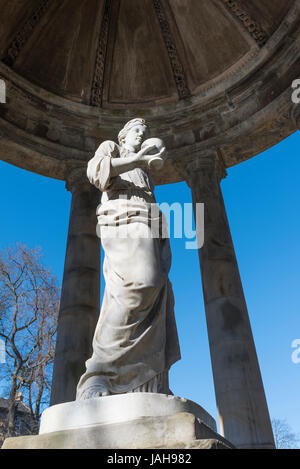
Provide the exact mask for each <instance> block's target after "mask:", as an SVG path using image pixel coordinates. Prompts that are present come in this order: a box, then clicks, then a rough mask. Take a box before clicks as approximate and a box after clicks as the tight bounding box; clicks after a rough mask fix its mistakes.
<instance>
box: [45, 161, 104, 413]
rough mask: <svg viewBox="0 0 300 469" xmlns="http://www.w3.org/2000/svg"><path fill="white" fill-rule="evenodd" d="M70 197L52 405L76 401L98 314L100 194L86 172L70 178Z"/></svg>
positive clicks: (72, 173)
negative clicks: (98, 210) (98, 211)
mask: <svg viewBox="0 0 300 469" xmlns="http://www.w3.org/2000/svg"><path fill="white" fill-rule="evenodd" d="M66 187H67V189H68V190H70V191H71V192H72V203H71V211H70V220H69V231H68V239H67V248H66V257H65V267H64V276H63V284H62V293H61V301H60V311H59V320H58V332H57V341H56V351H55V361H54V371H53V381H52V392H51V405H54V404H59V403H62V402H68V401H72V400H74V399H75V397H76V386H77V383H78V381H79V378H80V376H81V375H82V374H83V373H84V371H85V361H86V360H87V359H88V358H90V356H91V354H92V339H93V334H94V331H95V327H96V323H97V320H98V318H99V312H100V240H99V238H98V237H97V235H96V223H97V220H96V208H97V206H98V204H99V202H100V193H99V191H98V190H97V189H96V188H95V187H93V186H92V185H91V184H90V183H89V182H88V180H87V178H86V176H85V171H84V169H76V170H73V171H72V172H71V174H70V175H69V177H68V180H67V185H66Z"/></svg>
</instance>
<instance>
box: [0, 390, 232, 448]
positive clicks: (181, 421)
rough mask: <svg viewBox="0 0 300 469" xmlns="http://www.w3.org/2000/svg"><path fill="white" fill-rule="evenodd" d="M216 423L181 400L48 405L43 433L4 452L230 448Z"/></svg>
mask: <svg viewBox="0 0 300 469" xmlns="http://www.w3.org/2000/svg"><path fill="white" fill-rule="evenodd" d="M231 447H232V445H231V444H230V443H228V442H227V441H226V440H224V439H223V438H222V437H221V436H220V435H218V434H217V432H216V423H215V421H214V419H213V418H212V417H211V416H210V415H209V414H208V413H207V412H206V411H205V410H204V409H203V408H202V407H201V406H199V405H198V404H196V403H195V402H192V401H189V400H187V399H181V398H179V397H176V396H168V395H165V394H154V393H129V394H121V395H115V396H106V397H98V398H94V399H89V400H86V401H74V402H68V403H65V404H59V405H55V406H52V407H49V409H47V410H46V411H45V412H44V413H43V415H42V419H41V427H40V434H39V435H38V436H25V437H18V438H8V439H7V440H6V441H5V443H4V445H3V449H77V448H78V449H79V448H80V449H146V448H195V449H196V448H198V449H201V448H202V449H208V448H211V449H213V448H214V449H216V448H231Z"/></svg>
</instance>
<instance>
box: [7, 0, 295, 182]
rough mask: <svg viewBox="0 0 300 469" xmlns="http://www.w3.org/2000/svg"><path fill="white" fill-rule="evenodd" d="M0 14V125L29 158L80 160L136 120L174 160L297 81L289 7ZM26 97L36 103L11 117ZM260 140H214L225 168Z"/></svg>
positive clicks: (131, 6) (47, 1)
mask: <svg viewBox="0 0 300 469" xmlns="http://www.w3.org/2000/svg"><path fill="white" fill-rule="evenodd" d="M0 11H1V19H0V22H1V29H0V60H1V62H2V64H0V65H1V66H0V76H3V77H4V78H5V79H6V80H7V81H8V82H9V83H11V85H9V86H8V88H9V89H10V90H11V96H12V98H11V102H9V101H10V100H9V99H8V106H6V108H5V109H3V107H0V117H2V118H4V120H5V121H6V122H5V123H4V122H2V123H3V126H4V127H5V126H6V127H7V129H8V127H9V126H8V125H7V122H9V123H10V124H13V125H16V127H17V128H18V129H21V130H23V131H25V132H26V133H27V137H26V138H29V137H28V135H31V136H33V135H34V136H35V137H37V138H43V139H44V141H43V142H40V145H39V146H37V145H35V144H34V143H33V142H32V137H30V140H31V143H32V145H31V148H32V149H33V147H34V148H35V149H36V150H37V151H40V150H41V145H42V144H43V145H46V142H45V140H47V141H50V142H56V143H57V144H61V145H64V146H66V147H67V148H72V149H74V150H75V149H77V150H78V151H81V152H86V153H87V152H90V151H91V148H92V147H93V145H92V144H91V143H90V141H91V139H94V140H95V144H97V143H99V142H100V141H101V140H103V139H105V138H113V137H114V136H115V134H116V132H117V129H118V128H119V127H120V125H121V124H123V123H124V121H125V120H126V119H128V118H131V117H133V116H136V115H143V116H145V117H146V118H148V119H149V120H150V121H152V122H151V123H152V125H153V128H154V129H155V131H156V133H158V134H160V135H161V136H163V137H165V138H166V139H167V142H168V145H169V147H170V148H171V149H172V148H173V149H174V151H175V150H176V151H177V149H178V148H180V147H182V146H186V145H193V144H198V143H199V144H200V143H201V142H203V141H206V140H207V141H208V140H209V139H212V138H216V137H217V136H218V135H220V133H222V132H223V134H224V132H225V134H226V132H227V131H228V130H229V129H230V128H232V127H233V126H237V125H239V126H241V125H242V123H243V122H246V121H247V119H248V117H250V116H252V115H253V116H254V115H255V113H256V112H258V111H259V110H262V109H263V108H264V107H266V106H268V105H270V104H271V102H273V101H274V99H277V98H279V97H280V96H281V95H282V93H283V92H284V91H285V90H287V89H288V88H290V85H291V80H292V79H293V78H296V77H297V73H299V76H300V66H299V55H300V53H299V50H300V48H299V36H300V33H299V24H300V5H299V1H298V0H251V1H250V0H248V1H247V0H235V1H234V0H142V1H141V0H80V1H79V0H63V1H62V0H13V1H7V0H0ZM284 60H285V63H284ZM297 70H298V72H297ZM25 88H26V90H27V98H28V93H30V94H31V96H33V95H34V96H35V98H30V99H27V102H28V101H30V105H29V107H30V106H31V107H30V108H28V104H26V116H25V112H24V115H23V116H22V117H21V114H22V107H23V104H22V103H21V101H20V99H21V98H20V93H21V91H20V89H22V90H24V89H25ZM17 95H18V97H17ZM8 97H9V95H8ZM58 98H61V101H60V102H58ZM13 99H14V100H15V101H14V102H15V104H13ZM37 99H39V100H40V101H41V102H40V105H39V106H38V105H37V104H36V102H37ZM247 100H248V101H247ZM42 102H43V104H42ZM54 102H55V106H56V108H55V109H53V103H54ZM49 103H50V104H51V106H49ZM68 103H69V104H68ZM14 106H15V108H14ZM34 106H35V109H33V107H34ZM43 106H44V113H43V111H42V107H43ZM278 106H279V108H280V112H281V116H282V115H284V112H285V111H286V109H285V108H284V109H283V107H284V106H283V107H282V103H279V104H278ZM278 106H277V108H278ZM38 107H39V110H38V109H37V108H38ZM67 109H69V111H70V116H71V117H70V116H69V117H68V119H67V118H65V117H64V115H65V114H66V113H67V112H68V111H67ZM88 109H90V111H89V110H88ZM51 112H52V114H51ZM272 112H273V111H272ZM75 115H78V121H77V122H76V123H75V122H73V121H72V119H73V120H74V119H75ZM281 118H282V117H281ZM70 119H71V121H72V122H70ZM93 120H94V122H93V123H92V121H93ZM25 121H26V122H25ZM96 121H97V122H96ZM55 122H56V124H55ZM80 125H81V126H82V128H84V135H83V136H82V139H81V140H80V139H79V134H80V131H79V130H78V129H79V128H80ZM43 126H44V127H43ZM245 126H246V124H245ZM281 127H282V126H281ZM62 128H64V129H63V130H64V132H62ZM279 128H280V125H279ZM43 129H44V130H43ZM245 130H246V128H245ZM281 130H282V129H281ZM10 131H11V129H8V130H7V132H8V133H9V132H10ZM291 131H292V127H291V126H290V127H289V128H287V129H286V130H285V131H282V132H281V135H280V136H278V138H277V141H278V140H280V138H283V137H284V136H287V135H288V134H289V133H291ZM5 132H6V131H5V130H4V134H5ZM265 132H266V129H265ZM270 132H271V133H272V129H271V130H270ZM271 133H270V135H271ZM67 134H68V135H69V137H66V135H67ZM225 134H224V135H225ZM268 138H269V140H268V142H267V143H266V144H264V145H258V146H257V148H251V149H250V150H249V151H248V150H246V146H245V147H243V145H241V143H240V142H239V143H237V142H236V143H235V146H232V145H231V147H230V149H229V147H228V148H226V138H225V139H224V144H223V151H224V162H225V165H226V166H231V165H232V164H236V163H237V162H239V161H242V160H243V159H246V158H248V157H250V156H253V155H254V154H255V153H257V152H258V151H262V149H264V148H265V147H268V146H270V144H273V143H272V142H274V143H275V140H276V138H275V137H274V138H273V140H272V138H271V137H268ZM72 139H73V140H72ZM258 139H259V135H258ZM216 143H217V146H218V147H219V148H221V147H222V145H220V143H219V142H216ZM46 146H47V148H48V150H47V149H45V150H44V151H43V152H44V154H45V153H47V151H48V156H50V153H51V151H52V153H53V152H54V150H51V149H50V150H49V148H50V147H49V145H46ZM240 147H242V148H240ZM221 149H222V148H221ZM240 150H241V153H242V154H243V155H242V156H240V157H238V155H237V156H232V155H234V153H235V152H236V153H237V152H238V151H240ZM176 151H175V153H174V158H175V159H176ZM247 151H248V153H247ZM179 153H180V152H179ZM81 158H82V159H88V156H87V154H86V156H85V157H82V155H81ZM18 164H19V163H18ZM23 166H24V163H23ZM42 172H43V171H42ZM58 173H60V171H58ZM53 174H54V173H53ZM56 176H57V172H56ZM59 177H61V176H59ZM171 179H172V178H171ZM173 179H174V180H175V179H176V178H173ZM177 179H178V178H177Z"/></svg>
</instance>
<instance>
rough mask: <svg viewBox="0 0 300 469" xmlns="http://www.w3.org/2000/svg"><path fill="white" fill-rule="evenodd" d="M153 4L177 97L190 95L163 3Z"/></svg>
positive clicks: (154, 1)
mask: <svg viewBox="0 0 300 469" xmlns="http://www.w3.org/2000/svg"><path fill="white" fill-rule="evenodd" d="M153 5H154V8H155V11H156V15H157V19H158V22H159V25H160V29H161V33H162V36H163V39H164V42H165V46H166V49H167V52H168V56H169V60H170V64H171V67H172V70H173V75H174V80H175V83H176V87H177V91H178V95H179V98H180V99H183V98H187V97H188V96H190V94H191V93H190V90H189V88H188V85H187V80H186V75H185V71H184V68H183V65H182V63H181V60H180V57H179V54H178V51H177V48H176V44H175V41H174V38H173V35H172V33H171V30H170V26H169V23H168V20H167V16H166V13H165V9H164V7H163V3H162V1H161V0H153Z"/></svg>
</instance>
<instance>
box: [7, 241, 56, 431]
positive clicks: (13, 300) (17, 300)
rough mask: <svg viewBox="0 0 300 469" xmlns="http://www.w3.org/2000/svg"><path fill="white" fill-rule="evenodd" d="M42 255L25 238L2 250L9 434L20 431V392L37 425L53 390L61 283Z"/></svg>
mask: <svg viewBox="0 0 300 469" xmlns="http://www.w3.org/2000/svg"><path fill="white" fill-rule="evenodd" d="M40 258H41V252H40V250H39V249H29V248H28V247H27V246H24V245H21V244H17V245H16V246H15V247H13V248H7V249H6V251H5V252H2V253H0V338H2V340H4V342H5V348H6V357H7V360H6V364H5V365H4V366H1V367H0V374H1V376H2V383H3V382H4V383H5V384H6V393H7V395H8V396H9V408H8V425H7V427H8V430H7V436H14V435H15V422H16V408H17V403H16V395H17V393H18V392H20V391H22V393H23V395H24V397H25V398H26V401H27V404H28V406H29V408H30V411H31V414H32V419H33V420H34V421H35V422H36V426H37V425H38V421H39V417H40V413H41V408H42V405H43V403H44V400H45V398H46V397H47V391H49V380H50V375H51V365H52V362H53V358H54V340H55V333H56V328H57V313H58V306H59V288H58V285H57V280H56V278H55V277H54V276H53V275H52V274H51V273H50V272H49V270H48V269H46V268H45V267H44V266H43V265H42V263H41V260H40ZM2 389H3V387H2ZM2 392H3V391H2ZM48 394H49V393H48Z"/></svg>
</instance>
